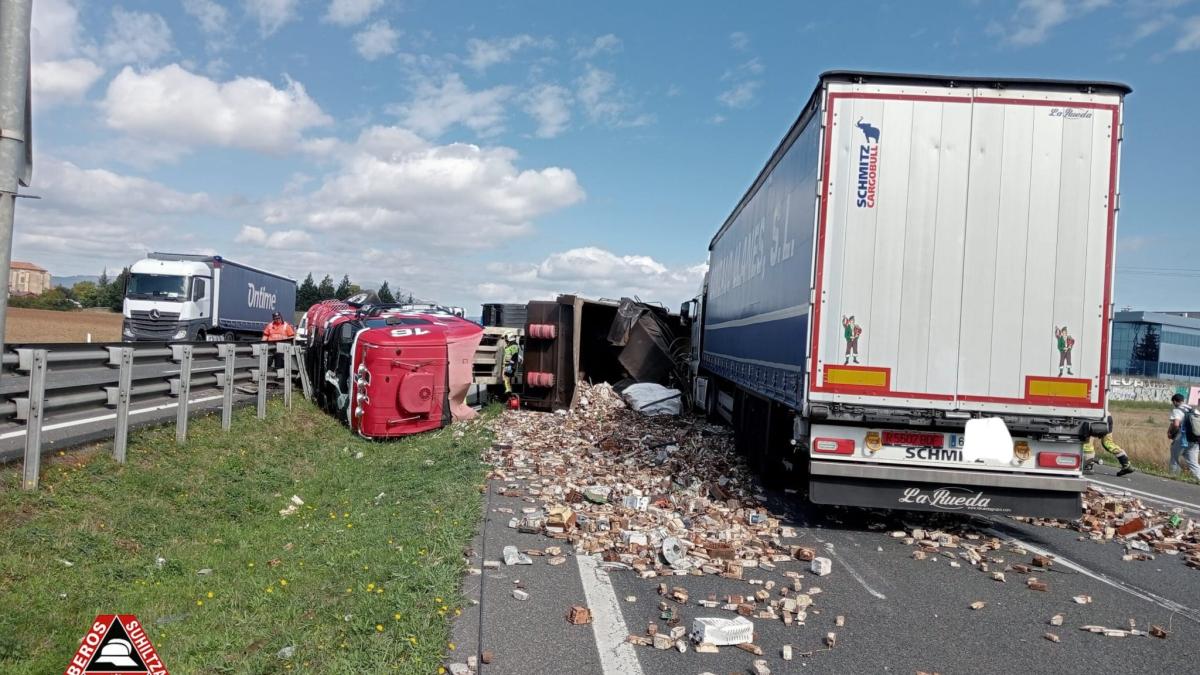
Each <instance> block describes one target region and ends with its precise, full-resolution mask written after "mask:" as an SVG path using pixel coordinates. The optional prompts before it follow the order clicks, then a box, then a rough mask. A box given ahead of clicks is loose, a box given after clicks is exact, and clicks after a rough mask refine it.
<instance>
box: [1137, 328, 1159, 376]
mask: <svg viewBox="0 0 1200 675" xmlns="http://www.w3.org/2000/svg"><path fill="white" fill-rule="evenodd" d="M1139 328H1140V330H1139V332H1140V333H1141V335H1140V336H1138V338H1137V344H1135V345H1134V346H1133V359H1134V368H1136V369H1137V370H1138V372H1139V374H1140V375H1145V376H1148V377H1158V372H1157V368H1158V349H1159V337H1158V328H1157V327H1156V326H1151V325H1149V324H1142V325H1141V326H1140V327H1139Z"/></svg>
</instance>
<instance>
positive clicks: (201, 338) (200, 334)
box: [195, 330, 208, 342]
mask: <svg viewBox="0 0 1200 675" xmlns="http://www.w3.org/2000/svg"><path fill="white" fill-rule="evenodd" d="M206 340H208V335H207V334H206V333H205V332H204V331H202V330H201V331H196V339H195V342H205V341H206Z"/></svg>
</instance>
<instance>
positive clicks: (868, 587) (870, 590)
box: [825, 542, 887, 600]
mask: <svg viewBox="0 0 1200 675" xmlns="http://www.w3.org/2000/svg"><path fill="white" fill-rule="evenodd" d="M825 551H826V552H827V553H828V554H829V555H831V556H833V557H834V558H835V559H836V560H837V561H838V562H839V563H841V564H842V567H845V568H846V571H847V572H849V573H850V576H852V577H854V580H855V581H857V582H858V583H859V584H860V585H861V586H862V587H863V588H864V589H866V591H867V592H868V593H870V594H871V595H872V596H874V597H875V598H878V599H879V600H887V596H886V595H884V594H883V593H880V592H879V591H877V590H875V589H874V588H871V585H870V584H868V583H867V580H866V579H863V577H862V575H861V574H859V573H858V571H857V570H855V569H854V568H853V567H851V566H850V563H848V562H846V559H845V558H843V557H842V556H840V555H838V553H837V551H835V550H834V548H833V544H831V543H829V542H825Z"/></svg>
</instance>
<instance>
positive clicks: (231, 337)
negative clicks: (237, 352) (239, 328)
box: [221, 331, 237, 342]
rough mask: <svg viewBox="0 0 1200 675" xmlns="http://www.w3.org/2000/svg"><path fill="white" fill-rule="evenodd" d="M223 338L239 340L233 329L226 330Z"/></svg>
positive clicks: (233, 340) (225, 339) (231, 340)
mask: <svg viewBox="0 0 1200 675" xmlns="http://www.w3.org/2000/svg"><path fill="white" fill-rule="evenodd" d="M221 339H222V340H224V341H226V342H237V335H235V334H234V333H233V332H232V331H226V332H225V334H224V335H222V336H221Z"/></svg>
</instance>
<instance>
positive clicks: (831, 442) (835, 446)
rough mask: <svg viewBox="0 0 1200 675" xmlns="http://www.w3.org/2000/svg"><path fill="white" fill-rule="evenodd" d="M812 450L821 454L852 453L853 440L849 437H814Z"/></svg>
mask: <svg viewBox="0 0 1200 675" xmlns="http://www.w3.org/2000/svg"><path fill="white" fill-rule="evenodd" d="M812 450H813V452H819V453H821V454H823V455H853V454H854V441H852V440H850V439H849V438H814V439H813V443H812Z"/></svg>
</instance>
